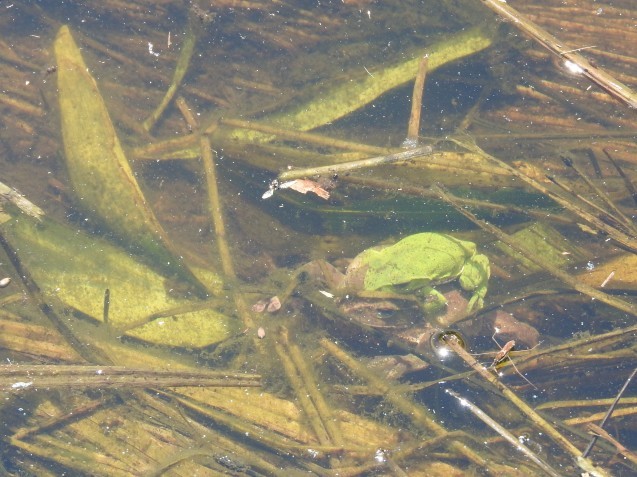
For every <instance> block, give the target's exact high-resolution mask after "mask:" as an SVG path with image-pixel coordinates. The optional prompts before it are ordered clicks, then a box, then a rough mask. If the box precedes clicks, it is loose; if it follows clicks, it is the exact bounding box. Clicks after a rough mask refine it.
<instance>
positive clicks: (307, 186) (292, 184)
mask: <svg viewBox="0 0 637 477" xmlns="http://www.w3.org/2000/svg"><path fill="white" fill-rule="evenodd" d="M279 189H292V190H295V191H297V192H300V193H301V194H307V193H308V192H314V193H315V194H316V195H318V196H319V197H320V198H321V199H325V200H327V199H329V198H330V193H329V192H328V191H326V190H325V189H323V188H322V187H321V186H320V185H319V184H318V182H314V181H311V180H309V179H295V180H293V181H287V182H283V183H282V184H280V185H279Z"/></svg>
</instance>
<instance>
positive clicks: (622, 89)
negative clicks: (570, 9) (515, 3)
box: [482, 0, 637, 108]
mask: <svg viewBox="0 0 637 477" xmlns="http://www.w3.org/2000/svg"><path fill="white" fill-rule="evenodd" d="M482 3H484V4H485V5H486V6H487V7H489V8H490V9H491V10H493V11H494V12H496V13H497V14H499V15H501V16H502V17H504V18H506V19H508V20H511V23H512V24H513V25H514V26H515V27H516V28H518V29H520V30H522V31H523V32H524V33H526V34H527V35H529V36H530V37H532V38H533V39H534V40H536V41H537V42H538V43H540V44H541V45H542V46H544V47H545V48H546V49H548V50H549V51H551V52H552V53H554V54H556V55H558V56H559V57H561V58H564V59H565V60H566V61H568V62H570V63H571V64H573V65H575V68H574V69H575V71H576V72H577V73H580V74H582V75H584V76H585V77H586V78H588V79H589V80H591V81H592V82H593V83H595V84H597V85H598V86H599V87H600V88H602V89H603V90H604V91H606V92H607V93H608V94H610V95H611V96H613V97H614V98H616V99H618V100H620V101H622V102H623V103H624V104H626V105H628V106H629V107H631V108H637V95H636V94H635V93H634V92H633V91H632V90H631V89H630V88H629V87H628V86H626V85H625V84H623V83H621V82H619V81H618V80H617V79H615V78H613V77H612V76H611V75H610V74H608V73H606V72H605V71H603V70H602V69H600V68H597V67H596V66H593V65H592V64H591V63H590V62H589V61H588V60H587V59H586V58H584V57H583V56H582V55H580V54H579V53H578V49H575V50H572V49H568V48H564V46H563V45H562V42H560V41H559V40H558V39H557V38H555V37H554V36H553V35H551V34H550V33H549V32H547V31H546V30H544V29H542V28H540V26H538V25H536V24H535V23H533V22H532V21H530V20H528V19H526V18H524V16H523V15H522V14H521V13H520V12H518V11H517V10H515V9H514V8H513V7H511V6H510V5H509V4H508V3H506V2H502V1H499V0H482Z"/></svg>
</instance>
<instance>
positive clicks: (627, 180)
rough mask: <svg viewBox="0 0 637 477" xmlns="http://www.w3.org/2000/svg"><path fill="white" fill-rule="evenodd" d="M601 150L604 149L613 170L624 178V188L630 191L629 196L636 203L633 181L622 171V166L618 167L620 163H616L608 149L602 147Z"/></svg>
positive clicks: (636, 191)
mask: <svg viewBox="0 0 637 477" xmlns="http://www.w3.org/2000/svg"><path fill="white" fill-rule="evenodd" d="M602 151H604V154H605V155H606V157H607V158H608V160H609V161H610V162H611V164H612V165H613V167H615V170H616V171H617V173H618V174H619V176H620V177H621V178H622V179H624V184H625V185H626V189H627V190H628V192H629V193H630V195H631V197H632V198H633V202H635V203H636V204H637V187H635V184H633V181H632V180H630V177H628V176H627V175H626V173H625V172H624V169H623V168H622V167H620V165H619V164H618V163H617V161H616V160H615V158H613V156H612V155H611V154H610V153H609V152H608V150H607V149H602Z"/></svg>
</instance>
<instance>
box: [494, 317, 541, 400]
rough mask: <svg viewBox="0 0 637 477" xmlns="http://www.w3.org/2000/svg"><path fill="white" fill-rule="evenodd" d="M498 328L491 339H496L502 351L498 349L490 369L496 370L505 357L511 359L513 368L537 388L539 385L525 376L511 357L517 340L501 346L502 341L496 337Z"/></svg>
mask: <svg viewBox="0 0 637 477" xmlns="http://www.w3.org/2000/svg"><path fill="white" fill-rule="evenodd" d="M498 331H500V330H498V329H497V328H496V330H495V333H493V336H491V339H492V340H493V341H495V344H497V345H498V348H500V351H498V352H497V353H496V354H495V356H494V357H493V363H491V366H489V368H490V369H493V370H494V371H496V369H497V366H498V365H499V364H500V363H502V362H503V361H504V360H505V359H507V358H508V359H509V362H510V363H511V366H513V369H515V372H516V373H517V374H518V375H519V376H520V377H521V378H522V379H524V380H525V381H526V382H527V383H529V384H530V385H531V386H533V387H534V388H535V389H537V386H536V385H535V384H533V383H532V382H531V381H529V380H528V379H527V378H526V376H524V375H523V374H522V373H521V372H520V370H519V369H518V367H517V366H516V365H515V363H514V362H513V360H512V359H511V355H510V354H509V353H510V352H511V351H512V350H513V348H515V340H510V341H507V342H506V343H505V344H504V346H500V343H498V340H496V339H495V335H496V334H497V333H498Z"/></svg>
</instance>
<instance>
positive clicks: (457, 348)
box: [444, 334, 581, 457]
mask: <svg viewBox="0 0 637 477" xmlns="http://www.w3.org/2000/svg"><path fill="white" fill-rule="evenodd" d="M444 339H445V342H446V343H447V345H448V346H449V347H450V348H451V349H452V350H453V351H454V352H455V353H456V354H457V355H458V356H460V358H462V359H463V360H464V361H465V362H466V363H467V364H468V365H469V366H470V367H471V368H472V369H473V370H474V371H476V373H478V374H479V375H480V376H482V377H483V378H484V379H485V380H487V381H488V382H490V383H491V384H493V385H494V386H495V387H496V388H497V389H498V390H499V391H500V392H501V393H502V394H503V395H504V396H505V397H506V398H507V399H508V400H509V401H511V403H512V404H513V405H514V406H515V407H517V408H518V409H519V410H520V411H522V412H523V413H524V415H526V416H527V417H528V418H529V419H531V421H533V423H535V425H536V426H538V427H539V428H540V429H542V430H543V431H544V432H546V434H547V435H548V436H549V437H551V438H552V439H553V440H554V441H555V442H557V443H558V444H559V445H560V446H561V447H562V448H563V449H564V450H565V451H567V452H568V453H569V454H571V455H572V456H573V457H578V456H580V455H581V452H580V450H579V449H578V448H577V447H575V446H574V445H573V444H572V443H571V441H569V440H568V439H567V438H566V437H564V436H563V435H562V434H560V433H559V431H558V430H557V429H555V428H554V427H553V426H552V425H551V424H550V423H549V422H548V421H546V420H545V419H544V418H543V417H542V416H540V415H539V414H538V413H537V412H535V411H534V410H533V409H532V408H531V406H529V405H528V404H527V403H525V402H524V401H522V399H520V398H519V397H518V396H517V395H516V394H515V393H514V392H513V391H511V390H510V389H509V388H508V387H507V386H506V385H505V384H504V383H502V382H501V381H500V380H499V379H498V378H497V377H496V376H495V375H493V374H492V373H490V372H489V371H488V370H487V369H486V368H485V367H484V366H482V365H481V364H480V363H478V361H476V359H475V358H474V357H473V356H472V355H471V354H470V353H469V352H468V351H466V350H465V349H464V348H463V347H462V346H461V345H460V344H459V343H458V339H457V338H456V337H455V336H454V335H451V334H450V335H449V336H447V337H445V338H444Z"/></svg>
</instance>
